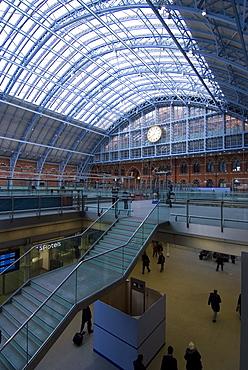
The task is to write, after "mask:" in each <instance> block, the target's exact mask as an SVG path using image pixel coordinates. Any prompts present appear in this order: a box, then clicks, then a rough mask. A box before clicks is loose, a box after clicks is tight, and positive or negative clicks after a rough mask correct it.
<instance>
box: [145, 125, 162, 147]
mask: <svg viewBox="0 0 248 370" xmlns="http://www.w3.org/2000/svg"><path fill="white" fill-rule="evenodd" d="M161 135H162V130H161V128H160V127H159V126H152V127H150V128H149V130H148V131H147V134H146V137H147V140H149V141H150V142H151V143H155V142H156V141H158V140H159V139H160V138H161Z"/></svg>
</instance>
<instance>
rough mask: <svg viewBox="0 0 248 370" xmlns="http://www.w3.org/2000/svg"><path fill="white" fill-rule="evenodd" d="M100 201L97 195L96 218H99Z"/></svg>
mask: <svg viewBox="0 0 248 370" xmlns="http://www.w3.org/2000/svg"><path fill="white" fill-rule="evenodd" d="M100 199H101V196H100V195H98V196H97V215H98V217H99V216H100V214H101V213H100Z"/></svg>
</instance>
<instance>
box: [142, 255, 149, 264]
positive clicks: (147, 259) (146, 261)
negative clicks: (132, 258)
mask: <svg viewBox="0 0 248 370" xmlns="http://www.w3.org/2000/svg"><path fill="white" fill-rule="evenodd" d="M142 262H143V265H144V266H149V265H150V260H149V257H148V255H147V254H145V253H144V254H143V255H142Z"/></svg>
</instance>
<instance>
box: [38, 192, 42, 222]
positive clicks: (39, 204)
mask: <svg viewBox="0 0 248 370" xmlns="http://www.w3.org/2000/svg"><path fill="white" fill-rule="evenodd" d="M38 199H39V214H38V217H39V218H40V213H41V196H40V195H39V197H38Z"/></svg>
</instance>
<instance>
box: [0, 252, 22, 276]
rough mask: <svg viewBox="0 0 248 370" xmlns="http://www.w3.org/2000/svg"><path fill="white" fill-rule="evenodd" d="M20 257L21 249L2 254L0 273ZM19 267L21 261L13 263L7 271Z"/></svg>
mask: <svg viewBox="0 0 248 370" xmlns="http://www.w3.org/2000/svg"><path fill="white" fill-rule="evenodd" d="M19 257H20V249H16V250H15V251H13V252H8V253H1V254H0V273H1V272H3V271H4V270H6V269H7V268H8V267H9V266H10V265H11V264H12V263H13V262H15V261H16V260H18V258H19ZM18 269H19V262H17V263H15V264H13V265H12V266H11V267H10V268H8V270H7V271H6V272H11V271H15V270H18Z"/></svg>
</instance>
